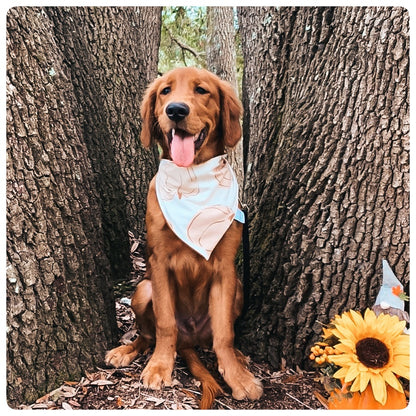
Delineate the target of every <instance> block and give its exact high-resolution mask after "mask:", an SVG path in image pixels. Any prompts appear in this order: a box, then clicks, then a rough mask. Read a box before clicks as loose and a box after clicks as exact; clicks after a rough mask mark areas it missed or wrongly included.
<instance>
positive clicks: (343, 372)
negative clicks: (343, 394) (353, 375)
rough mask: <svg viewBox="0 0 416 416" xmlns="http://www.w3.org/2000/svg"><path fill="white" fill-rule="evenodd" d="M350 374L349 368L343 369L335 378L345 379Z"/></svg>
mask: <svg viewBox="0 0 416 416" xmlns="http://www.w3.org/2000/svg"><path fill="white" fill-rule="evenodd" d="M347 373H348V367H341V368H340V369H339V370H338V371H337V372H336V373H335V374H334V375H333V377H334V378H345V376H346V374H347Z"/></svg>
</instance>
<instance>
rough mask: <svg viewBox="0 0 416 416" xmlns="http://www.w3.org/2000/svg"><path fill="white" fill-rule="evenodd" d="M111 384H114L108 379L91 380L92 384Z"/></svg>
mask: <svg viewBox="0 0 416 416" xmlns="http://www.w3.org/2000/svg"><path fill="white" fill-rule="evenodd" d="M111 384H114V383H113V382H112V381H110V380H94V381H91V385H92V386H110V385H111Z"/></svg>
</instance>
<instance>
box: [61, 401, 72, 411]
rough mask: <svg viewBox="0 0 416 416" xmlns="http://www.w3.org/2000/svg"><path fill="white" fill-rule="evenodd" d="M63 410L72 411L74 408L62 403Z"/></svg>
mask: <svg viewBox="0 0 416 416" xmlns="http://www.w3.org/2000/svg"><path fill="white" fill-rule="evenodd" d="M62 409H64V410H72V406H71V405H70V404H69V403H67V402H62Z"/></svg>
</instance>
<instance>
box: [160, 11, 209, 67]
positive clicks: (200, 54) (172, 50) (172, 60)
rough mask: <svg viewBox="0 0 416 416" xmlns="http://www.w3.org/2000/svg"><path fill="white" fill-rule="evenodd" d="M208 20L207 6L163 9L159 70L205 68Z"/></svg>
mask: <svg viewBox="0 0 416 416" xmlns="http://www.w3.org/2000/svg"><path fill="white" fill-rule="evenodd" d="M206 23H207V8H206V7H189V6H188V7H182V6H179V7H164V8H163V12H162V36H161V41H160V49H159V72H160V73H162V74H163V73H165V72H166V71H168V70H170V69H172V68H175V67H178V66H197V67H202V68H205V67H206V54H205V47H206V41H207V36H206V33H207V24H206ZM180 45H182V47H181V46H180ZM185 46H186V47H188V48H189V50H188V49H186V48H185ZM191 51H193V52H194V53H192V52H191Z"/></svg>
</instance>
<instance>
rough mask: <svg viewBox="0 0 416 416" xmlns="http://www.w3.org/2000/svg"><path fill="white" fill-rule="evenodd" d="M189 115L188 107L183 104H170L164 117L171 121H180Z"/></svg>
mask: <svg viewBox="0 0 416 416" xmlns="http://www.w3.org/2000/svg"><path fill="white" fill-rule="evenodd" d="M188 114H189V107H188V106H187V105H186V104H185V103H170V104H169V105H168V106H167V107H166V115H167V116H168V117H169V118H170V119H171V120H172V121H181V120H183V119H184V118H185V117H186V116H187V115H188Z"/></svg>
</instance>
